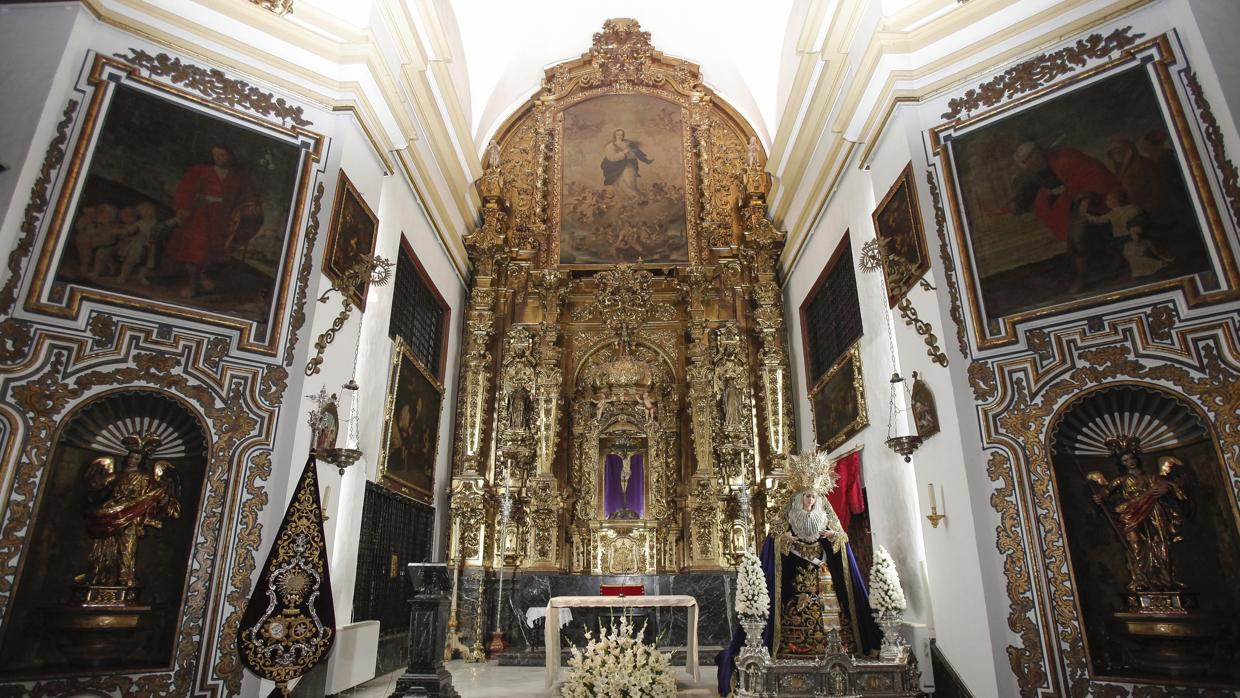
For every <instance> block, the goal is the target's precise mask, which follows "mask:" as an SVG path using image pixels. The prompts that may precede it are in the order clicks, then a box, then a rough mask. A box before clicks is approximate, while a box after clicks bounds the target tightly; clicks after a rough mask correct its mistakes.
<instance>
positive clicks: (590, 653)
mask: <svg viewBox="0 0 1240 698" xmlns="http://www.w3.org/2000/svg"><path fill="white" fill-rule="evenodd" d="M641 632H642V628H635V627H634V626H633V624H632V623H630V622H629V619H628V618H627V617H624V618H621V619H620V623H619V624H613V625H611V626H610V627H606V628H603V629H602V630H600V631H599V634H598V636H597V637H596V636H595V635H594V633H593V632H591V631H586V639H587V640H588V641H589V642H588V643H587V644H586V647H585V649H584V650H582V649H581V648H579V647H574V648H573V654H572V657H571V658H570V659H569V660H568V666H569V668H570V669H571V671H570V672H569V673H568V676H567V678H566V679H565V680H564V685H563V686H561V687H560V695H561V696H563V697H564V698H672V697H673V696H675V695H676V679H675V678H674V677H673V676H672V669H671V664H670V661H669V656H668V655H665V654H662V653H661V652H659V651H658V650H656V649H655V648H654V647H651V646H650V645H647V644H645V643H644V642H642V641H641V639H640V637H641Z"/></svg>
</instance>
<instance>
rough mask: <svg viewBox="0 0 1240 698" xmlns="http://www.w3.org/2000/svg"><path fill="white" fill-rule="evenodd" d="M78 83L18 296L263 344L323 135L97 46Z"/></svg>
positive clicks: (292, 261)
mask: <svg viewBox="0 0 1240 698" xmlns="http://www.w3.org/2000/svg"><path fill="white" fill-rule="evenodd" d="M83 89H84V90H85V91H87V92H88V94H89V95H90V97H89V104H88V106H87V108H86V109H85V111H84V118H83V119H82V120H81V123H80V125H79V126H78V127H77V128H76V132H75V134H74V136H73V138H74V143H75V145H74V146H73V148H72V151H71V156H70V160H69V164H68V165H67V166H66V167H65V168H64V171H65V174H64V176H63V179H62V180H61V181H60V182H58V184H57V187H56V189H55V193H54V194H53V197H54V198H53V200H54V202H55V203H54V206H53V209H52V211H51V214H50V215H49V216H48V223H47V226H46V229H45V231H44V233H45V234H44V235H43V238H42V242H41V245H40V247H39V248H38V249H39V255H38V258H37V260H36V262H35V268H34V273H33V274H32V275H31V280H30V285H29V290H28V292H27V295H26V301H25V309H26V310H27V311H30V312H35V313H42V314H48V315H54V316H60V317H66V318H75V317H78V315H79V313H80V310H81V308H82V306H83V304H84V303H87V304H99V303H102V304H106V305H113V306H121V307H126V308H132V309H137V310H142V311H149V312H152V313H158V314H161V315H164V316H172V317H176V318H179V319H183V320H189V321H195V322H204V323H209V324H213V325H218V326H224V327H227V328H230V329H233V330H235V331H236V332H237V333H238V336H239V341H238V349H240V350H243V351H249V352H255V353H260V354H265V355H272V356H274V355H275V354H276V352H277V348H278V347H280V346H281V344H282V342H283V338H284V337H283V336H284V333H285V331H286V329H287V321H288V317H289V314H290V307H291V305H292V303H293V295H294V293H293V290H294V286H295V282H296V278H295V276H296V265H297V264H298V261H299V260H298V254H297V253H298V251H299V250H300V248H301V247H302V245H303V243H304V240H303V238H304V234H303V228H304V227H305V219H306V209H307V199H308V196H307V193H308V191H309V185H310V181H311V178H312V176H313V174H314V169H315V167H316V163H317V162H318V160H319V158H320V155H321V151H322V147H323V139H322V137H321V136H319V135H317V134H312V133H309V132H307V131H305V130H303V129H302V128H301V127H300V126H298V125H289V122H287V121H269V120H267V119H263V118H259V117H257V116H255V115H254V114H252V113H250V112H244V111H240V110H238V109H234V108H231V107H227V106H223V105H221V104H219V103H216V102H212V101H209V100H206V99H204V98H202V97H200V96H198V95H196V94H193V93H190V92H188V91H184V90H180V89H178V88H175V87H172V86H170V85H168V84H165V83H163V82H160V81H157V80H155V79H152V78H150V77H145V76H143V75H142V73H141V72H140V70H139V69H138V68H137V67H135V66H134V65H130V64H128V63H125V62H122V61H121V60H118V59H115V58H110V57H106V56H101V55H97V56H95V58H94V61H93V63H92V64H91V65H90V70H89V72H88V74H87V76H86V77H85V79H84V86H83ZM294 123H296V122H294ZM304 123H308V122H304ZM225 279H227V283H225V282H224V280H225Z"/></svg>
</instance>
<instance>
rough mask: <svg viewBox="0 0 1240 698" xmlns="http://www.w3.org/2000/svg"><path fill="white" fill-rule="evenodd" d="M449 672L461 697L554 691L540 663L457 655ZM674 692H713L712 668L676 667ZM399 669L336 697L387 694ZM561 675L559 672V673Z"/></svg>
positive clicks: (533, 697) (503, 697)
mask: <svg viewBox="0 0 1240 698" xmlns="http://www.w3.org/2000/svg"><path fill="white" fill-rule="evenodd" d="M447 667H448V671H449V672H451V673H452V685H453V686H454V687H455V688H456V690H457V693H460V694H461V698H546V697H547V696H555V695H556V693H554V692H553V691H549V690H547V689H546V688H545V687H544V686H545V683H544V681H545V676H546V675H545V674H544V673H543V668H542V667H525V666H505V667H501V666H499V665H497V664H495V663H494V662H487V663H486V664H467V663H465V662H464V661H462V660H460V659H458V660H455V661H451V662H448V664H447ZM676 669H677V670H676V688H677V691H676V695H678V696H714V697H717V696H718V695H719V693H718V691H716V690H715V668H714V667H713V666H703V667H702V673H701V675H702V680H701V681H699V682H697V683H694V682H693V680H692V679H691V678H690V677H689V674H688V673H687V672H686V671H685V670H684V668H683V667H677V668H676ZM402 673H403V671H394V672H392V673H390V674H387V675H384V676H379V677H377V678H374V679H372V680H370V681H367V682H366V683H364V684H362V685H361V686H357V687H355V688H351V689H349V690H347V691H345V692H344V693H341V694H339V696H340V698H387V697H388V696H390V695H392V692H393V691H394V690H396V679H398V678H400V675H401V674H402ZM561 676H563V674H562V673H561Z"/></svg>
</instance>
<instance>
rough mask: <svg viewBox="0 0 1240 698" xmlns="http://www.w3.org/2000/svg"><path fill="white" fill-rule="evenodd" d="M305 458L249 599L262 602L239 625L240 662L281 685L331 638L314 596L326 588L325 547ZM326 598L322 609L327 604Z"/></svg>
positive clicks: (314, 482)
mask: <svg viewBox="0 0 1240 698" xmlns="http://www.w3.org/2000/svg"><path fill="white" fill-rule="evenodd" d="M315 469H316V464H315V462H314V461H313V460H311V461H310V462H309V463H308V464H307V465H306V468H305V474H304V475H303V476H302V478H301V480H300V482H299V483H298V487H297V491H296V492H295V493H294V495H293V501H292V502H291V503H290V504H289V509H288V512H287V513H286V514H285V519H284V523H283V524H282V525H281V527H280V531H279V535H278V537H277V538H276V541H275V543H273V544H272V549H271V554H270V556H269V557H268V559H267V562H266V564H265V568H266V572H264V574H266V575H269V576H267V578H266V582H267V588H266V589H262V590H260V591H261V592H262V593H263V594H265V595H266V599H265V601H264V599H263V598H262V596H261V595H258V594H256V595H255V596H254V597H253V598H251V599H250V603H251V604H253V603H256V602H257V603H260V604H263V605H265V606H266V608H265V610H263V613H262V615H261V616H259V617H258V618H257V619H255V624H254V626H253V627H247V628H243V629H242V631H241V635H240V642H239V643H238V647H239V649H240V651H241V652H242V653H243V654H244V656H245V660H246V664H247V666H249V667H250V669H252V670H253V671H255V672H256V673H258V674H259V675H260V676H262V677H263V678H266V679H269V680H271V681H274V682H276V685H277V686H279V687H281V688H283V687H284V686H285V685H286V684H287V683H288V682H289V681H292V680H293V679H296V678H299V677H301V676H302V675H304V674H305V673H306V672H308V671H309V670H310V669H311V668H313V667H314V665H315V664H318V663H319V661H320V660H321V659H322V658H323V657H324V656H326V654H327V652H328V651H329V650H330V649H331V646H332V643H333V642H334V640H335V634H336V628H335V627H334V623H333V622H332V620H331V619H330V618H320V617H319V614H318V610H319V603H321V601H320V596H321V595H323V594H326V593H328V591H329V590H330V586H329V585H328V583H327V582H328V577H327V566H326V562H327V552H326V549H325V542H324V540H323V521H322V511H321V510H320V508H319V502H318V487H319V485H318V475H317V473H316V472H315ZM331 603H332V602H331V600H330V599H327V600H326V604H327V610H328V611H330V609H331V606H330V604H331Z"/></svg>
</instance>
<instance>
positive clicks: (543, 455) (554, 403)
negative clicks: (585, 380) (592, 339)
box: [534, 269, 568, 476]
mask: <svg viewBox="0 0 1240 698" xmlns="http://www.w3.org/2000/svg"><path fill="white" fill-rule="evenodd" d="M534 289H535V290H536V291H537V292H538V298H539V300H540V301H541V302H542V321H541V322H540V323H539V330H538V386H537V392H538V413H537V424H538V433H537V444H536V456H535V472H536V474H537V475H539V476H546V475H550V474H551V470H552V465H553V463H554V460H555V448H556V441H557V439H558V437H559V433H560V411H561V406H562V405H563V399H562V395H561V387H562V385H563V381H564V366H563V356H564V350H563V349H562V348H561V347H560V344H559V342H560V310H561V308H562V306H563V305H564V297H565V296H566V295H568V274H567V273H566V272H562V271H560V270H558V269H542V270H540V271H538V272H536V273H535V274H534Z"/></svg>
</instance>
